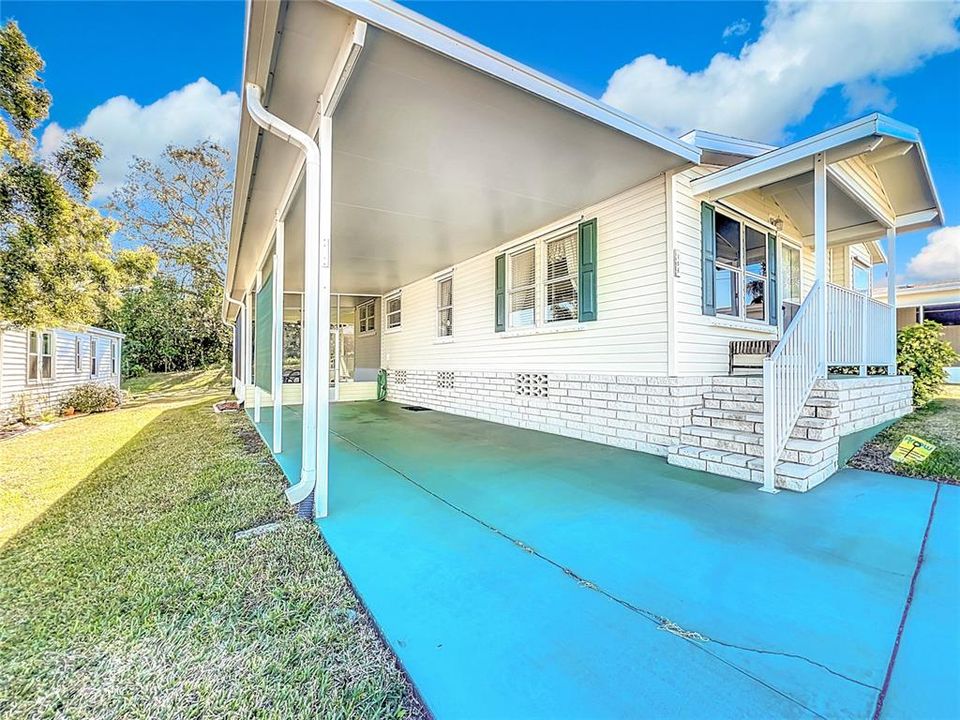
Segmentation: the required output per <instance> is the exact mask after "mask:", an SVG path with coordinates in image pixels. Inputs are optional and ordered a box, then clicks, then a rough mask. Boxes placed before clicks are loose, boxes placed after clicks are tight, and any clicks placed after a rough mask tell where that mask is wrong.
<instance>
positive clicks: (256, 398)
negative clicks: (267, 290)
mask: <svg viewBox="0 0 960 720" xmlns="http://www.w3.org/2000/svg"><path fill="white" fill-rule="evenodd" d="M262 282H263V271H262V270H257V293H258V294H259V292H260V284H261V283H262ZM254 302H256V295H254ZM254 362H256V358H254ZM262 392H263V391H262V390H260V382H259V381H257V383H256V384H255V385H254V386H253V421H254V422H255V423H259V422H260V405H261V404H262V400H263V398H261V397H260V396H261V395H262Z"/></svg>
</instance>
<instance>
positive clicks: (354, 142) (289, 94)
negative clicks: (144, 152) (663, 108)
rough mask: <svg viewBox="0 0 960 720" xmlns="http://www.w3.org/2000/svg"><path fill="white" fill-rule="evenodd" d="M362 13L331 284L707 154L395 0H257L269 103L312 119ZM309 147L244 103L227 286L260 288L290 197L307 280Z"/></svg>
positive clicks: (488, 238) (472, 251)
mask: <svg viewBox="0 0 960 720" xmlns="http://www.w3.org/2000/svg"><path fill="white" fill-rule="evenodd" d="M358 20H359V21H362V22H365V23H367V30H366V34H365V38H364V42H363V49H362V52H361V53H360V54H359V57H357V58H356V64H355V67H354V68H353V72H352V75H351V78H350V81H349V84H348V85H347V86H346V87H345V88H343V89H342V96H341V99H340V101H339V104H338V105H337V110H336V115H335V116H334V126H333V182H332V188H333V247H332V267H333V270H332V287H333V290H334V291H335V292H348V293H364V294H366V293H373V294H380V293H383V292H386V291H388V290H391V289H393V288H395V287H398V286H400V285H403V284H406V283H409V282H412V281H414V280H417V279H419V278H422V277H425V276H427V275H429V274H431V273H433V272H435V271H437V270H439V269H442V268H444V267H449V266H451V265H454V264H456V263H457V262H460V261H462V260H464V259H466V258H468V257H471V256H473V255H476V254H478V253H480V252H483V251H485V250H487V249H489V248H491V247H495V246H496V245H498V244H500V243H503V242H505V241H508V240H510V239H511V238H513V237H518V236H521V235H523V234H524V233H527V232H530V231H532V230H535V229H536V228H538V227H541V226H544V225H546V224H549V223H551V222H554V221H556V220H559V219H561V218H565V217H567V216H569V215H571V214H574V213H576V212H577V211H579V210H581V209H582V208H584V207H586V206H589V205H591V204H594V203H597V202H599V201H601V200H604V199H606V198H608V197H611V196H613V195H616V194H617V193H619V192H621V191H623V190H626V189H628V188H630V187H634V186H636V185H638V184H640V183H642V182H645V181H646V180H649V179H651V178H653V177H656V176H657V175H659V174H662V173H664V172H666V171H668V170H672V169H675V168H678V167H681V166H684V165H687V164H689V163H696V162H698V161H699V159H700V151H699V150H698V149H697V148H696V147H694V146H692V145H690V144H688V143H685V142H683V141H681V140H677V139H675V138H671V137H668V136H665V135H662V134H660V133H658V132H656V131H655V130H653V129H651V128H649V127H647V126H646V125H643V124H642V123H640V122H638V121H637V120H635V119H633V118H631V117H629V116H627V115H625V114H623V113H621V112H619V111H617V110H614V109H613V108H610V107H608V106H606V105H604V104H602V103H600V102H598V101H596V100H594V99H592V98H589V97H587V96H585V95H582V94H580V93H578V92H576V91H574V90H572V89H570V88H567V87H565V86H564V85H562V84H560V83H558V82H556V81H554V80H552V79H550V78H548V77H546V76H544V75H541V74H540V73H537V72H535V71H533V70H531V69H529V68H526V67H524V66H522V65H518V64H517V63H514V62H513V61H511V60H509V59H508V58H506V57H504V56H502V55H499V54H497V53H495V52H493V51H491V50H489V49H487V48H484V47H482V46H480V45H478V44H476V43H474V42H472V41H471V40H469V39H467V38H465V37H463V36H461V35H458V34H456V33H453V32H452V31H450V30H448V29H446V28H443V27H442V26H440V25H437V24H436V23H433V22H431V21H429V20H427V19H425V18H423V17H421V16H419V15H417V14H416V13H413V12H411V11H409V10H407V9H406V8H403V7H401V6H399V5H396V4H394V3H390V2H385V1H383V0H376V1H375V2H364V3H356V2H346V1H345V0H327V1H320V0H312V1H310V2H291V3H274V2H266V3H265V2H259V1H257V2H253V3H251V4H250V5H249V6H248V21H247V37H246V50H245V69H244V85H246V83H248V82H252V83H255V84H257V85H259V86H260V87H263V88H264V105H265V106H266V107H267V108H268V109H269V111H270V112H271V113H273V114H275V115H277V116H279V117H281V118H283V119H284V120H286V121H287V122H289V123H290V124H292V125H294V126H295V127H297V128H300V129H301V130H304V131H306V132H311V133H312V132H313V130H314V129H315V127H316V125H315V122H314V119H315V117H316V115H317V109H318V98H319V97H320V95H321V94H322V93H323V91H324V86H325V83H326V81H327V79H328V77H329V75H330V73H331V70H332V68H333V67H334V66H335V64H336V61H337V56H338V52H339V51H340V49H341V47H342V44H343V38H344V36H345V34H346V33H348V31H349V28H350V27H351V26H352V23H356V22H357V21H358ZM301 162H302V161H301V158H300V157H299V154H298V153H297V152H296V150H295V149H294V148H292V147H290V146H289V145H287V144H285V143H284V142H283V141H281V140H278V139H276V138H274V137H272V136H268V135H264V134H263V133H262V132H260V131H259V130H258V128H257V127H256V126H255V125H254V124H253V123H252V121H251V119H250V118H249V116H248V115H247V114H246V113H244V114H243V116H242V118H241V125H240V136H239V147H238V151H237V175H236V182H235V195H234V204H233V223H232V227H231V235H230V247H229V252H228V264H227V279H226V292H227V296H230V297H233V298H239V297H240V296H241V295H242V293H243V292H244V291H245V290H247V289H249V288H250V287H251V284H252V279H253V278H254V277H255V275H256V270H257V267H258V266H259V263H260V260H261V258H262V257H263V254H264V253H265V252H266V250H267V248H268V247H269V245H270V243H271V238H272V231H273V227H274V224H275V222H276V219H277V215H278V213H283V212H286V213H287V217H288V219H289V224H290V227H287V228H285V237H286V239H287V253H286V254H287V258H288V261H287V263H286V267H287V268H288V273H287V275H286V279H287V281H288V282H287V287H288V288H289V289H292V290H297V289H299V288H298V287H297V282H298V280H297V278H298V276H302V271H303V268H302V257H301V258H298V252H297V248H296V245H297V240H296V238H297V233H298V232H299V228H298V223H300V224H302V220H298V219H297V214H298V213H299V214H302V212H303V211H302V205H300V203H301V202H302V192H303V191H302V189H301V188H299V186H298V184H297V177H298V173H299V169H300V164H301ZM298 261H299V262H300V263H301V265H300V266H299V267H297V262H298ZM224 304H225V308H224V310H225V314H226V316H227V317H233V316H234V315H235V313H236V307H235V306H231V305H229V303H227V302H226V300H225V303H224Z"/></svg>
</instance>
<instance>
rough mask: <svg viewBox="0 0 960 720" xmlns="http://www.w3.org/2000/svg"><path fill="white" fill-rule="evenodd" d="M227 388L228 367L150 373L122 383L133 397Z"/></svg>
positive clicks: (228, 380)
mask: <svg viewBox="0 0 960 720" xmlns="http://www.w3.org/2000/svg"><path fill="white" fill-rule="evenodd" d="M229 387H230V369H229V368H228V367H214V368H208V369H206V370H185V371H183V372H175V373H150V374H148V375H143V376H141V377H135V378H127V379H126V380H124V381H123V389H124V390H126V391H127V392H129V393H130V394H131V395H133V396H134V397H139V396H141V395H156V394H157V393H163V392H174V393H179V394H182V393H186V392H192V391H201V390H218V389H221V388H229Z"/></svg>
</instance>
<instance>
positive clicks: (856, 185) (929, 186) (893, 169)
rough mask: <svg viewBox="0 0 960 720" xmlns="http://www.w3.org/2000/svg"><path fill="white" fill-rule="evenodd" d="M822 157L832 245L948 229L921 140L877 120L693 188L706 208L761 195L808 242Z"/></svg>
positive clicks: (778, 151) (870, 118)
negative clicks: (892, 232) (892, 231)
mask: <svg viewBox="0 0 960 720" xmlns="http://www.w3.org/2000/svg"><path fill="white" fill-rule="evenodd" d="M820 153H823V154H824V157H825V159H826V162H827V165H828V187H827V230H828V242H829V243H830V244H832V245H843V244H851V243H860V242H867V241H870V240H875V239H876V238H877V237H878V236H880V235H883V234H884V233H885V232H886V229H887V228H889V227H894V228H896V229H897V231H898V232H909V231H911V230H918V229H921V228H925V227H932V226H939V225H942V224H943V210H942V208H941V205H940V200H939V198H938V197H937V192H936V188H935V186H934V184H933V178H932V177H931V175H930V167H929V164H928V162H927V158H926V153H925V152H924V149H923V144H922V143H921V141H920V133H919V132H918V131H917V130H916V129H915V128H912V127H910V126H908V125H904V124H903V123H900V122H897V121H896V120H893V119H891V118H888V117H885V116H883V115H877V114H874V115H870V116H868V117H866V118H862V119H860V120H856V121H854V122H851V123H847V124H846V125H842V126H840V127H837V128H833V129H831V130H828V131H826V132H823V133H820V134H819V135H815V136H813V137H810V138H807V139H805V140H801V141H799V142H796V143H793V144H791V145H787V146H785V147H781V148H777V149H775V150H771V151H769V152H766V153H763V154H760V155H757V156H756V157H753V158H751V159H749V160H746V161H744V162H741V163H739V164H737V165H733V166H730V167H727V168H724V169H722V170H718V171H717V172H714V173H711V174H709V175H705V176H703V177H701V178H698V179H696V180H694V181H693V182H692V188H693V191H694V193H695V194H696V195H698V196H700V197H703V198H704V199H708V200H719V199H723V198H729V197H732V196H736V195H737V194H739V193H744V192H751V191H758V192H760V193H761V194H762V195H763V196H765V197H767V198H769V199H771V200H773V201H774V202H775V203H776V204H777V205H779V206H780V208H781V209H782V210H783V211H784V212H785V214H787V215H788V216H789V218H790V220H791V221H792V222H793V223H794V225H796V227H797V228H799V229H800V231H801V232H802V233H803V235H804V238H805V239H808V240H809V239H811V238H812V236H813V222H812V220H813V159H814V157H815V156H816V155H818V154H820Z"/></svg>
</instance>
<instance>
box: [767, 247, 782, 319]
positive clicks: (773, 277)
mask: <svg viewBox="0 0 960 720" xmlns="http://www.w3.org/2000/svg"><path fill="white" fill-rule="evenodd" d="M778 265H779V264H778V262H777V236H776V235H775V234H774V233H770V234H769V235H767V278H768V281H767V288H768V290H767V298H768V300H769V304H770V311H769V316H770V324H771V325H776V324H777V322H778V318H779V316H780V313H779V310H780V293H779V292H777V269H778Z"/></svg>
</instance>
